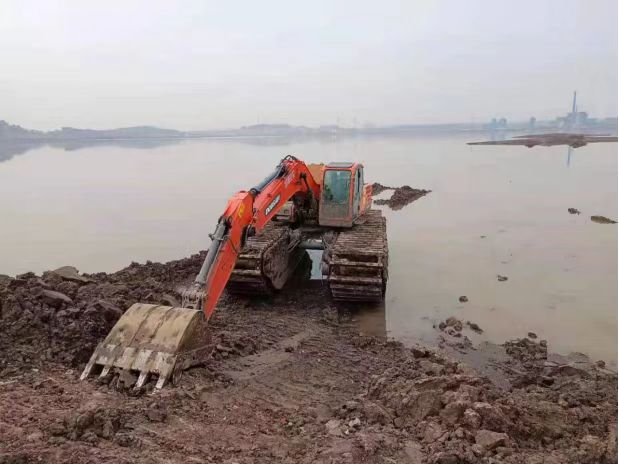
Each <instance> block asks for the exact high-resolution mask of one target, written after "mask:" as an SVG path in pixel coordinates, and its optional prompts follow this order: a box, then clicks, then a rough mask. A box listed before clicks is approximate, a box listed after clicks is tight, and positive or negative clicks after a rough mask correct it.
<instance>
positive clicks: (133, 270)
mask: <svg viewBox="0 0 619 464" xmlns="http://www.w3.org/2000/svg"><path fill="white" fill-rule="evenodd" d="M202 258H203V257H202V256H201V255H194V256H192V257H190V258H186V259H182V260H178V261H172V262H170V263H166V264H161V263H151V262H147V263H146V264H137V263H132V264H131V265H130V266H129V267H127V268H125V269H123V270H121V271H119V272H116V273H113V274H105V273H99V274H92V275H85V276H84V275H79V274H78V273H77V272H76V270H75V269H74V268H70V267H64V268H60V269H59V270H58V271H57V272H56V271H50V272H46V273H44V274H43V275H42V276H41V277H38V276H36V275H35V274H33V273H27V274H23V275H20V276H17V278H15V279H11V278H9V279H3V280H2V281H0V332H2V334H3V336H2V337H0V350H1V351H2V352H3V353H4V356H3V357H2V359H0V372H1V371H2V369H3V368H6V367H8V365H9V364H14V365H20V364H22V363H36V362H39V361H45V360H55V361H59V362H62V363H65V364H67V365H76V364H79V363H83V362H85V361H87V360H88V358H89V357H90V355H91V354H92V351H93V350H94V348H95V346H96V345H97V343H98V342H99V341H100V340H101V339H102V338H104V337H105V335H107V333H108V332H109V330H110V329H111V328H112V326H113V325H114V324H115V323H116V321H117V320H118V318H119V317H120V316H121V315H122V314H123V313H124V311H125V310H126V309H127V308H128V307H129V306H131V305H132V304H133V303H137V302H144V303H158V304H167V305H173V306H178V305H179V301H178V300H177V297H176V296H175V294H174V288H175V285H176V284H177V283H179V282H183V281H188V280H189V279H191V278H192V277H193V276H195V275H196V274H197V272H198V270H199V267H200V264H201V261H202ZM3 364H4V365H3Z"/></svg>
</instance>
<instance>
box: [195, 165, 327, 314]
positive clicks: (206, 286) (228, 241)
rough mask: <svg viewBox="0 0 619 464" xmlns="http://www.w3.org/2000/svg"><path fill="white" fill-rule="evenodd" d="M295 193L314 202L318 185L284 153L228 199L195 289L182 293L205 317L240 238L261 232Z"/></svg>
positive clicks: (231, 264)
mask: <svg viewBox="0 0 619 464" xmlns="http://www.w3.org/2000/svg"><path fill="white" fill-rule="evenodd" d="M297 194H302V195H304V197H305V198H304V199H303V201H305V202H308V203H312V202H314V203H315V202H316V201H317V199H318V198H319V196H320V187H319V185H318V184H317V183H316V181H315V180H314V177H313V176H312V174H311V172H310V171H309V169H308V167H307V165H306V164H305V163H304V162H303V161H299V160H298V159H297V158H295V157H293V156H287V157H286V158H284V159H283V160H282V161H281V162H280V164H279V165H278V166H277V168H276V169H275V171H274V172H273V174H271V175H270V176H268V177H267V178H266V179H265V180H264V181H262V182H261V183H260V184H258V185H257V186H256V187H253V188H251V189H250V190H249V191H241V192H238V193H237V194H235V195H234V196H233V197H232V198H231V199H230V201H228V205H227V206H226V209H225V210H224V213H223V214H222V215H221V217H220V218H219V222H218V223H217V227H216V229H215V232H214V234H213V235H212V236H211V238H212V240H213V242H212V244H211V247H210V248H209V250H208V253H207V256H206V258H205V260H204V263H203V265H202V268H201V269H200V273H199V274H198V276H197V277H196V280H195V288H194V289H192V290H191V291H190V292H189V293H188V294H187V295H185V298H186V299H187V300H191V299H192V297H193V298H194V301H195V300H196V299H197V303H198V305H196V307H201V308H202V310H203V311H204V315H205V316H206V319H209V318H210V317H211V315H212V314H213V311H214V310H215V306H216V305H217V301H218V300H219V297H220V296H221V293H222V292H223V290H224V288H225V286H226V283H227V282H228V279H229V278H230V275H231V274H232V270H233V269H234V265H235V264H236V260H237V257H238V255H239V253H240V250H241V248H242V246H243V244H244V241H245V240H246V239H247V237H251V236H252V235H254V234H257V233H259V232H260V231H262V229H263V228H264V227H265V225H266V224H267V223H268V222H269V221H271V220H272V219H273V217H274V216H275V215H276V214H277V213H278V212H279V211H280V210H281V209H282V207H283V206H284V204H285V203H286V202H287V201H288V200H290V199H291V198H292V197H293V196H294V195H297ZM199 303H201V305H200V304H199ZM189 304H191V303H189Z"/></svg>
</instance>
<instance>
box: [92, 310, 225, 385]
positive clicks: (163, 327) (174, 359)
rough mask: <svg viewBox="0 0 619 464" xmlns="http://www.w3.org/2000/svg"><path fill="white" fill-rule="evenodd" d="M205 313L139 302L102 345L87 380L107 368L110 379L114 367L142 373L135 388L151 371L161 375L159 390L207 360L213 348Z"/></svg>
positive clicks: (94, 358)
mask: <svg viewBox="0 0 619 464" xmlns="http://www.w3.org/2000/svg"><path fill="white" fill-rule="evenodd" d="M206 325H207V324H206V320H205V318H204V316H203V315H202V313H201V311H197V310H195V309H188V308H174V307H172V306H160V305H153V304H142V303H136V304H134V305H133V306H131V307H130V308H129V309H128V310H127V311H126V312H125V314H123V315H122V316H121V318H120V319H118V322H116V325H114V327H113V328H112V330H111V331H110V333H109V334H108V336H107V337H106V338H105V340H103V342H101V343H99V345H98V346H97V348H96V349H95V352H94V353H93V355H92V356H91V358H90V361H89V362H88V364H87V365H86V367H85V369H84V372H82V375H81V377H80V379H81V380H83V379H85V378H86V377H88V376H89V375H90V374H91V372H92V371H93V369H95V368H97V370H98V369H99V368H101V372H100V376H101V377H105V376H107V375H108V374H110V373H112V372H114V369H121V370H127V371H135V372H139V376H138V379H137V382H136V384H135V388H140V387H142V386H143V385H144V383H145V382H146V381H147V379H148V378H149V376H150V375H151V374H153V375H158V376H159V378H158V380H157V384H156V386H155V388H156V389H160V388H162V387H163V386H164V384H165V383H166V381H167V380H168V379H169V378H170V377H171V376H173V378H178V377H179V376H180V373H181V372H182V371H183V370H185V369H187V368H189V367H191V366H193V365H196V364H200V363H202V362H204V361H205V360H206V359H207V358H208V356H209V355H210V354H211V352H212V350H213V345H212V344H211V343H210V338H209V336H208V331H207V327H206Z"/></svg>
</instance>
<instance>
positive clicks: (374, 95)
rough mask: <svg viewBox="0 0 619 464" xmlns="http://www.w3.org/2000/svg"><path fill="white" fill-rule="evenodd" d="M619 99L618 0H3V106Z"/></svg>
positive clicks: (166, 120) (497, 111)
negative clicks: (618, 93)
mask: <svg viewBox="0 0 619 464" xmlns="http://www.w3.org/2000/svg"><path fill="white" fill-rule="evenodd" d="M575 89H577V90H578V91H579V107H580V108H581V109H583V110H586V111H588V112H589V113H590V114H591V115H593V116H611V115H612V116H614V115H616V113H617V0H591V1H589V0H535V1H531V0H487V1H486V0H483V1H482V0H466V1H464V0H443V1H439V0H416V1H413V0H403V1H387V0H380V1H378V0H376V1H366V0H354V1H350V2H348V1H346V2H345V1H333V0H325V1H323V0H311V1H310V0H308V1H304V2H301V1H290V0H283V1H271V0H260V1H249V0H248V1H243V2H242V1H234V0H227V1H205V0H200V1H189V0H183V1H178V2H177V1H170V0H166V1H160V0H148V1H130V0H122V1H113V0H105V1H84V0H79V1H68V0H67V1H53V0H40V1H29V0H1V1H0V119H6V120H8V121H9V122H12V123H16V124H20V125H23V126H26V127H31V128H36V129H52V128H58V127H60V126H65V125H71V126H76V127H92V128H111V127H118V126H128V125H142V124H149V125H158V126H163V127H171V128H178V129H201V128H205V129H207V128H225V127H236V126H239V125H246V124H254V123H256V122H257V121H260V122H263V123H275V122H288V123H292V124H306V125H318V124H329V123H334V122H336V121H337V118H338V117H339V120H340V123H341V124H343V125H352V124H353V123H354V122H355V121H356V123H357V125H361V124H364V123H366V122H371V123H374V124H400V123H424V122H430V123H434V122H468V121H471V120H474V121H485V120H488V119H490V118H492V117H501V116H505V117H507V118H508V119H526V118H529V117H530V116H532V115H535V116H536V117H538V119H542V118H554V117H555V116H557V115H558V114H563V113H565V112H567V111H568V110H569V109H570V106H571V98H572V91H573V90H575Z"/></svg>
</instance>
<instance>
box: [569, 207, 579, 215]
mask: <svg viewBox="0 0 619 464" xmlns="http://www.w3.org/2000/svg"><path fill="white" fill-rule="evenodd" d="M567 212H568V213H570V214H580V211H578V210H577V209H576V208H568V209H567Z"/></svg>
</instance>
